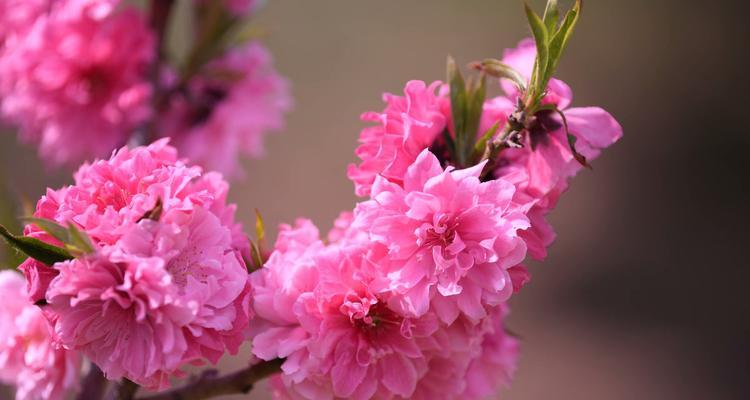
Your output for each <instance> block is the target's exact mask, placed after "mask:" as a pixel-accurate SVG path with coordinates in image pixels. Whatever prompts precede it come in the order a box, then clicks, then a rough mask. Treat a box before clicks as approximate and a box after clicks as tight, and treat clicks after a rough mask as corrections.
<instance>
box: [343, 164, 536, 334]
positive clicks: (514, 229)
mask: <svg viewBox="0 0 750 400" xmlns="http://www.w3.org/2000/svg"><path fill="white" fill-rule="evenodd" d="M483 167H484V163H481V164H479V165H477V166H474V167H471V168H468V169H465V170H453V169H452V168H448V169H447V170H445V171H444V170H443V169H442V168H441V166H440V163H439V161H438V160H437V158H436V157H435V156H434V155H433V154H432V153H430V152H429V151H428V150H424V151H423V152H422V153H421V154H420V155H419V156H418V157H417V160H416V161H415V162H414V164H412V165H411V166H410V167H409V168H408V170H407V172H406V174H405V176H404V183H403V187H401V186H399V185H397V184H394V183H391V182H388V181H386V180H385V179H382V178H380V177H379V178H377V179H376V180H375V184H374V185H373V188H372V194H371V196H372V200H369V201H365V202H363V203H361V204H359V205H358V207H357V210H356V213H355V218H356V220H355V222H354V226H356V227H358V228H360V229H363V230H367V231H368V232H369V233H370V238H371V239H372V240H373V241H376V242H378V243H380V244H381V245H382V246H385V247H386V248H387V251H386V254H385V255H384V256H383V257H384V258H383V259H381V260H378V261H377V262H378V265H379V266H380V268H381V269H383V270H384V271H385V273H386V276H387V278H388V280H389V281H390V285H391V287H392V289H393V290H394V291H395V292H398V293H399V294H400V296H395V298H394V300H393V301H394V306H396V307H398V308H399V309H400V310H402V311H403V312H404V313H405V314H407V315H413V316H420V315H423V314H425V313H426V312H427V311H428V309H430V307H431V306H432V307H434V308H435V310H436V312H437V314H438V315H439V316H440V318H441V320H443V321H444V322H446V323H451V322H453V321H454V320H455V319H456V318H457V317H458V315H459V313H463V314H465V315H466V316H468V317H470V318H472V319H474V320H478V319H481V318H483V317H485V311H484V306H485V305H487V304H489V305H496V304H499V303H501V302H503V301H505V300H507V298H508V297H509V296H510V294H511V293H512V291H513V285H512V281H511V277H510V275H509V272H508V268H510V267H512V266H514V265H516V264H518V263H519V262H520V261H522V260H523V258H524V257H525V254H526V247H525V245H524V243H523V241H522V240H521V239H520V237H519V236H518V233H519V230H521V229H525V228H527V227H528V220H527V218H526V216H525V215H524V214H523V212H521V211H520V210H519V209H517V207H516V206H515V205H514V204H512V202H511V199H512V198H513V194H514V192H515V188H514V187H513V185H512V184H510V183H509V182H507V181H505V180H502V179H496V180H492V181H489V182H480V180H479V175H480V173H481V171H482V168H483Z"/></svg>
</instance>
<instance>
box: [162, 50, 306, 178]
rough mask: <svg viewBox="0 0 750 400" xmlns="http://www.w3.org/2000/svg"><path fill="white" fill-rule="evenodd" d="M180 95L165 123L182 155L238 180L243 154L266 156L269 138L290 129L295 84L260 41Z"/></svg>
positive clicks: (221, 62) (235, 52) (216, 66)
mask: <svg viewBox="0 0 750 400" xmlns="http://www.w3.org/2000/svg"><path fill="white" fill-rule="evenodd" d="M188 92H189V93H190V96H187V97H179V96H176V97H175V98H174V99H173V100H172V103H171V104H170V107H169V110H168V112H167V113H166V114H165V115H164V116H163V118H162V120H161V121H160V126H161V129H160V130H161V132H162V134H163V135H164V136H169V137H172V138H174V143H175V145H176V146H177V147H178V148H179V149H180V152H181V154H183V155H184V156H187V157H189V158H190V159H191V160H193V161H194V162H196V163H198V164H201V165H203V166H205V167H207V168H210V169H214V170H217V171H220V172H223V173H225V174H228V175H238V174H239V173H240V172H241V168H240V166H239V162H238V155H239V154H240V153H243V154H246V155H249V156H251V157H260V156H261V155H263V137H264V136H265V134H266V133H268V132H273V131H278V130H281V129H283V128H284V114H286V113H287V112H288V111H289V110H290V109H291V106H292V100H291V96H290V95H289V84H288V83H287V81H286V80H285V79H284V78H283V77H281V76H280V75H279V74H278V73H277V72H276V71H275V70H274V68H273V64H272V59H271V55H270V53H269V52H268V51H267V50H266V49H265V48H264V47H263V46H262V45H261V44H260V43H258V42H251V43H249V44H247V45H245V47H242V48H237V49H234V50H232V51H230V52H229V53H228V54H226V55H225V56H224V57H223V58H221V59H219V60H216V61H214V62H212V63H211V64H209V65H208V66H207V67H206V71H204V73H203V75H200V76H198V77H196V78H194V79H193V80H192V81H191V82H190V84H189V86H188Z"/></svg>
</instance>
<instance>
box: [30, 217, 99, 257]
mask: <svg viewBox="0 0 750 400" xmlns="http://www.w3.org/2000/svg"><path fill="white" fill-rule="evenodd" d="M21 220H23V221H25V222H28V223H30V224H34V225H36V226H37V227H39V228H40V229H41V230H43V231H45V232H47V233H48V234H50V235H51V236H52V237H54V238H55V239H57V240H59V241H60V242H62V243H63V245H64V249H65V250H67V251H68V252H69V253H70V254H71V255H74V256H75V255H82V254H89V253H93V252H94V245H93V244H92V243H91V239H89V237H88V236H87V235H86V234H85V233H83V232H81V231H80V230H79V229H78V228H77V227H76V226H75V224H73V223H68V226H67V227H64V226H62V225H60V224H58V223H57V222H55V221H52V220H49V219H44V218H36V217H23V218H21Z"/></svg>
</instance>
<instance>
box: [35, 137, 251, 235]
mask: <svg viewBox="0 0 750 400" xmlns="http://www.w3.org/2000/svg"><path fill="white" fill-rule="evenodd" d="M167 143H168V141H167V140H166V139H162V140H159V141H157V142H154V143H152V144H151V145H149V146H145V147H137V148H134V149H128V148H126V147H124V148H122V149H120V150H118V151H116V152H114V153H113V154H112V157H110V158H109V159H108V160H96V161H94V162H93V163H91V164H84V165H83V166H81V168H80V169H79V170H78V172H77V173H76V174H75V175H74V178H75V183H74V184H73V185H71V186H67V187H63V188H61V189H59V190H52V189H47V193H46V195H45V196H42V198H41V199H40V200H39V202H38V203H37V209H36V212H35V213H34V216H35V217H40V218H46V219H51V220H54V221H57V222H58V223H61V224H66V223H68V222H74V223H76V224H77V225H78V226H79V227H80V228H81V229H82V230H83V231H85V232H86V233H87V234H88V235H89V236H90V237H91V238H92V239H93V240H94V241H95V242H96V243H101V244H107V245H111V244H115V243H116V242H117V241H118V240H120V239H121V238H122V236H123V235H124V234H125V233H127V232H129V231H130V230H132V229H133V227H134V226H135V225H136V223H137V222H138V221H139V220H140V219H141V218H142V217H143V216H144V214H146V213H147V212H149V211H151V210H152V209H153V208H154V207H155V206H156V204H157V203H161V207H162V208H163V210H164V214H166V213H168V212H169V211H171V210H180V211H185V212H188V211H190V210H193V209H195V208H199V207H201V208H204V209H207V210H209V211H211V212H212V213H213V214H214V215H216V216H217V217H218V218H219V220H220V221H221V222H222V224H223V225H225V226H226V227H228V228H229V229H231V230H232V231H233V233H234V235H235V236H237V237H234V238H233V241H236V242H239V241H240V240H242V238H241V236H242V235H241V230H240V228H239V227H238V226H237V224H236V223H235V222H234V210H235V206H234V205H227V204H226V196H227V190H228V185H227V183H226V182H225V181H224V180H223V179H222V178H221V176H220V175H218V174H215V173H211V172H209V173H203V172H202V170H201V168H200V167H196V166H190V165H188V164H186V163H185V162H184V161H182V160H180V159H178V157H177V151H176V150H175V149H174V148H173V147H172V146H170V145H168V144H167ZM25 233H26V234H27V235H29V236H36V237H41V238H45V237H47V235H46V234H44V233H43V232H41V231H40V230H39V229H37V228H36V226H34V225H29V226H27V227H26V231H25Z"/></svg>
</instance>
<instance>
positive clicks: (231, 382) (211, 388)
mask: <svg viewBox="0 0 750 400" xmlns="http://www.w3.org/2000/svg"><path fill="white" fill-rule="evenodd" d="M283 362H284V360H282V359H275V360H271V361H263V362H261V363H258V364H255V365H252V366H250V367H248V368H245V369H243V370H240V371H237V372H233V373H231V374H229V375H224V376H216V371H206V372H204V373H203V375H201V376H200V377H199V378H198V380H196V381H195V382H191V383H188V384H186V385H185V386H182V387H179V388H175V389H172V390H169V391H166V392H162V393H157V394H153V395H150V396H145V397H141V398H139V400H202V399H209V398H211V397H215V396H222V395H227V394H238V393H248V392H249V391H250V390H252V388H253V385H254V384H256V383H257V382H258V381H260V380H262V379H264V378H267V377H269V376H271V375H273V374H276V373H278V372H280V371H281V364H282V363H283Z"/></svg>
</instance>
